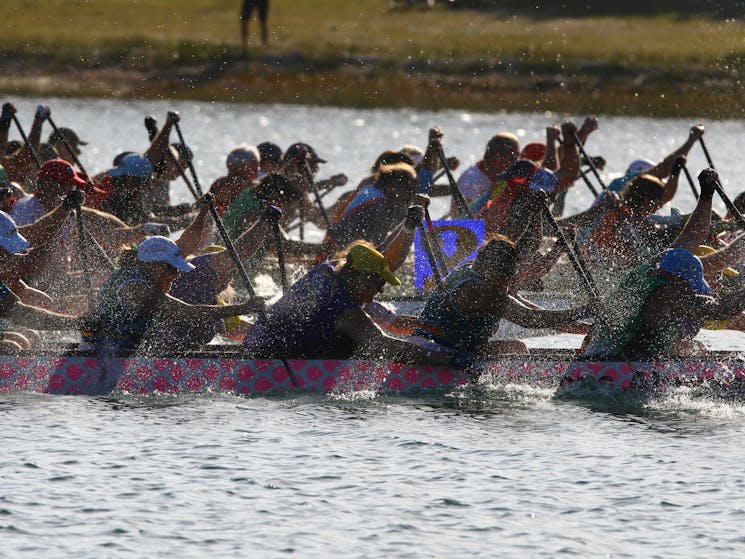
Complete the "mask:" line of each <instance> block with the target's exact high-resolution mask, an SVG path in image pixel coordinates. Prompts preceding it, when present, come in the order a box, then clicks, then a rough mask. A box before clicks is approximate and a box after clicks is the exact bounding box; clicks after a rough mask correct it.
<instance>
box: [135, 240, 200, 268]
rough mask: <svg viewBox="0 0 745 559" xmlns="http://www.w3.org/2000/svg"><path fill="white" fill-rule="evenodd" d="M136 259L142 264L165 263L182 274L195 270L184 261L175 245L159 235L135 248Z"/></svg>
mask: <svg viewBox="0 0 745 559" xmlns="http://www.w3.org/2000/svg"><path fill="white" fill-rule="evenodd" d="M137 258H138V260H142V261H143V262H166V263H168V264H170V265H171V266H173V267H174V268H176V269H178V270H181V271H182V272H191V271H192V270H193V269H194V268H195V266H194V265H192V264H189V263H188V262H187V261H186V260H185V259H184V257H183V256H182V255H181V249H179V247H178V245H177V244H176V243H174V242H173V241H172V240H171V239H169V238H167V237H161V236H160V235H157V236H155V237H148V238H147V239H145V240H144V241H142V242H141V243H140V246H138V247H137Z"/></svg>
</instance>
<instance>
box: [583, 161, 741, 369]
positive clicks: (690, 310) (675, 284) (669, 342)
mask: <svg viewBox="0 0 745 559" xmlns="http://www.w3.org/2000/svg"><path fill="white" fill-rule="evenodd" d="M698 179H699V184H700V186H701V193H700V196H699V200H698V203H697V205H696V209H695V210H694V211H693V213H692V214H691V217H690V218H689V219H688V222H687V223H686V225H685V227H684V228H683V231H682V232H681V234H680V236H679V237H678V239H676V241H675V243H674V244H673V246H672V247H671V248H669V249H667V250H665V251H664V252H663V253H662V254H659V255H657V256H655V257H654V258H652V259H651V260H650V261H648V262H645V263H642V264H640V265H638V266H636V267H634V268H633V269H632V270H631V271H629V272H628V273H627V274H626V276H625V277H624V278H623V279H622V281H621V283H620V285H619V286H618V288H616V289H615V290H614V291H613V292H612V293H611V294H610V295H609V296H608V297H606V300H605V304H604V306H603V311H602V313H600V315H599V316H598V317H597V319H596V321H595V324H594V325H593V328H592V330H591V331H590V334H589V335H588V337H587V340H586V343H585V347H584V350H583V355H584V356H585V357H591V358H603V359H614V358H621V359H652V358H657V357H660V356H664V355H670V354H674V355H682V354H686V353H690V352H692V351H693V352H695V351H698V350H700V347H699V346H697V345H696V344H692V343H691V340H692V339H693V338H694V337H695V335H696V334H697V333H698V331H699V330H700V329H701V327H702V325H703V324H704V322H705V321H707V320H723V319H727V318H730V317H732V316H735V315H737V314H739V313H740V312H742V311H743V310H744V309H745V288H742V289H738V290H735V291H732V292H729V293H727V294H726V295H723V296H722V297H721V298H719V299H715V298H714V297H712V294H713V293H712V289H711V287H710V286H709V284H708V282H707V281H706V280H705V279H704V264H703V263H702V261H701V259H699V258H698V257H697V256H695V255H694V254H693V252H692V250H694V249H695V248H696V247H698V246H699V245H700V244H701V242H702V241H703V240H704V239H705V238H706V236H707V234H708V230H709V224H710V221H711V202H712V197H713V195H714V191H715V188H714V184H715V182H716V181H718V180H719V179H718V176H717V173H716V171H714V170H713V169H705V170H703V171H702V172H701V173H700V174H699V177H698ZM715 256H716V255H711V256H705V257H704V258H714V257H715ZM716 266H717V267H720V268H721V266H720V265H719V263H717V264H716Z"/></svg>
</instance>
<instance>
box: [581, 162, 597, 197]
mask: <svg viewBox="0 0 745 559" xmlns="http://www.w3.org/2000/svg"><path fill="white" fill-rule="evenodd" d="M579 176H580V177H582V180H583V181H585V184H586V185H587V188H588V189H589V190H590V192H592V195H593V196H594V197H595V198H597V197H598V189H597V188H595V185H594V184H592V182H590V179H589V177H588V176H587V173H585V172H584V171H583V170H582V169H580V170H579Z"/></svg>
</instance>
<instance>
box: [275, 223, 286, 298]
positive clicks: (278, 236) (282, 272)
mask: <svg viewBox="0 0 745 559" xmlns="http://www.w3.org/2000/svg"><path fill="white" fill-rule="evenodd" d="M273 227H274V244H275V246H276V248H277V262H279V278H280V281H281V282H282V293H284V292H286V291H287V287H288V284H287V267H286V266H285V250H284V245H283V243H282V231H281V229H280V226H279V220H275V222H274V225H273Z"/></svg>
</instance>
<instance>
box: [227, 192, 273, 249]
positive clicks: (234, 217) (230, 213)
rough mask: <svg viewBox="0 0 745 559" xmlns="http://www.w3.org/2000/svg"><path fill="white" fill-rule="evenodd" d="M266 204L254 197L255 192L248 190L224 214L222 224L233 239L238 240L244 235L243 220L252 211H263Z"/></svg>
mask: <svg viewBox="0 0 745 559" xmlns="http://www.w3.org/2000/svg"><path fill="white" fill-rule="evenodd" d="M263 209H264V204H263V203H262V202H260V201H259V199H258V198H256V196H254V193H253V190H251V189H250V188H246V189H245V190H244V191H243V192H241V193H240V194H239V195H238V197H237V198H236V199H235V200H233V203H232V204H230V206H228V209H227V210H225V213H223V214H222V222H223V224H225V228H226V229H227V230H228V234H229V235H230V238H231V239H236V238H237V237H239V236H240V234H241V233H243V227H242V224H241V218H242V217H243V214H245V213H246V212H248V211H251V210H263Z"/></svg>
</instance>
